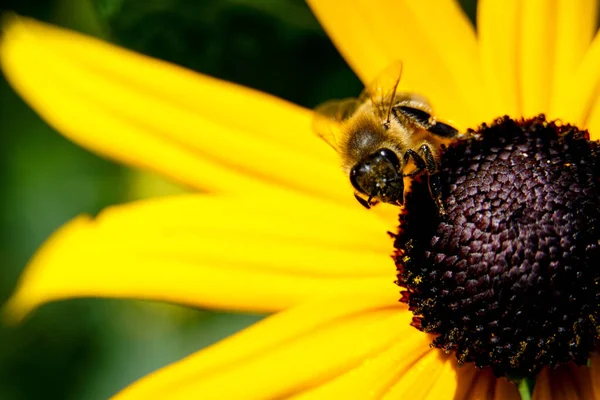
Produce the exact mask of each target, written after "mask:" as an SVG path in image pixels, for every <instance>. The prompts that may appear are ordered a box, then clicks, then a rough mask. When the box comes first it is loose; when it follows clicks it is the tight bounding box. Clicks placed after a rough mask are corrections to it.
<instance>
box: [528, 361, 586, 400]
mask: <svg viewBox="0 0 600 400" xmlns="http://www.w3.org/2000/svg"><path fill="white" fill-rule="evenodd" d="M584 368H587V367H584ZM578 379H580V378H578ZM581 382H583V381H581ZM582 389H583V390H582ZM589 389H590V388H588V389H586V388H583V387H580V386H579V384H578V381H577V380H576V379H575V378H574V376H573V375H572V373H571V370H570V367H569V366H567V365H562V366H560V367H558V368H556V369H552V370H550V369H549V368H544V369H543V370H542V372H540V374H539V375H538V377H537V379H536V383H535V388H534V391H533V397H532V399H533V400H553V399H556V400H580V399H591V398H593V397H589V396H581V394H583V393H586V392H587V393H588V394H589V393H591V392H589Z"/></svg>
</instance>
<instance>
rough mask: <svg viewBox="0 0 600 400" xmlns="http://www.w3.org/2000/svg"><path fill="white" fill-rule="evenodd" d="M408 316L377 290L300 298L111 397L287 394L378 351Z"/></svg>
mask: <svg viewBox="0 0 600 400" xmlns="http://www.w3.org/2000/svg"><path fill="white" fill-rule="evenodd" d="M411 317H412V314H411V313H410V312H409V311H407V310H406V308H403V307H401V306H399V305H398V304H397V302H395V301H393V300H391V298H390V297H389V296H381V294H377V293H376V292H373V293H372V295H369V294H367V295H366V296H364V297H362V298H357V297H356V296H338V297H334V298H330V299H326V300H324V301H313V302H309V303H304V304H302V305H301V306H298V307H295V308H292V309H289V310H286V311H283V312H280V313H278V314H276V315H274V316H272V317H270V318H267V319H265V320H263V321H261V322H260V323H258V324H256V325H254V326H252V327H250V328H248V329H246V330H244V331H242V332H240V333H238V334H236V335H234V336H232V337H230V338H228V339H226V340H225V341H223V342H220V343H218V344H216V345H214V346H212V347H209V348H208V349H206V350H203V351H201V352H199V353H197V354H194V355H192V356H190V357H188V358H187V359H184V360H182V361H180V362H178V363H175V364H173V365H171V366H169V367H166V368H163V369H162V370H159V371H157V372H156V373H154V374H151V375H149V376H147V377H146V378H144V379H143V380H141V381H140V382H138V383H136V384H134V385H133V386H131V387H129V388H128V389H126V390H125V391H123V392H122V393H121V394H120V396H117V398H124V399H136V398H140V399H146V398H149V397H162V396H166V397H168V398H170V399H178V398H182V399H189V398H202V399H213V398H214V399H230V398H240V399H241V398H244V399H250V398H280V397H285V396H288V395H292V394H295V393H298V392H300V391H302V390H305V389H309V388H311V387H314V386H319V385H320V384H322V382H324V381H327V380H329V379H332V378H334V377H336V376H338V375H340V374H343V373H344V372H345V371H347V370H348V369H352V368H354V367H355V366H357V365H360V364H361V363H362V362H364V360H368V359H370V358H371V357H372V356H373V355H376V354H381V353H382V352H384V351H385V349H387V348H389V347H390V346H391V345H392V344H393V343H398V342H399V341H401V340H402V337H403V335H406V332H408V331H410V330H414V328H412V327H410V326H409V322H410V320H411ZM423 336H424V335H423ZM426 350H427V346H426V345H425V351H426ZM410 351H419V350H418V349H413V348H410ZM407 356H408V357H410V355H409V354H407Z"/></svg>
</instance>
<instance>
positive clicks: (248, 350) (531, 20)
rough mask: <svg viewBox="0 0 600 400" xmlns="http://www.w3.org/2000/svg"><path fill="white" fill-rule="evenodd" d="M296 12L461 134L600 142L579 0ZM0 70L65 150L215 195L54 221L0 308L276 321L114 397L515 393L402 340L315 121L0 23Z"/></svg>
mask: <svg viewBox="0 0 600 400" xmlns="http://www.w3.org/2000/svg"><path fill="white" fill-rule="evenodd" d="M310 5H311V7H312V9H313V11H314V13H315V15H316V16H317V17H318V18H319V20H320V21H321V23H322V24H323V25H324V27H325V29H326V30H327V32H328V33H329V35H330V37H331V38H332V40H333V41H334V42H335V43H336V45H337V46H338V48H339V49H340V51H341V53H342V54H343V55H344V57H345V58H346V60H347V61H348V63H349V64H350V65H351V66H352V68H353V69H354V70H355V71H356V73H357V74H358V76H359V77H360V78H361V79H362V80H363V82H366V83H368V82H370V81H371V80H372V79H373V78H374V76H376V75H377V73H378V72H379V71H381V70H383V69H384V68H385V67H386V66H387V65H389V64H391V63H392V62H393V61H395V60H397V59H401V60H402V61H403V62H404V73H403V77H402V82H401V90H403V91H410V92H417V93H422V94H424V95H426V97H427V98H428V99H429V100H430V101H431V103H432V104H434V105H435V108H436V112H437V114H439V115H440V116H441V117H443V118H445V119H448V120H451V121H452V123H453V124H454V125H455V126H456V127H457V128H459V129H460V130H461V131H464V129H465V128H467V127H475V126H477V125H479V124H480V123H482V122H485V121H488V122H489V121H491V120H493V119H494V118H496V117H498V116H502V115H504V114H507V115H509V116H511V117H513V118H518V117H521V116H526V117H532V116H534V115H536V114H539V113H545V114H546V115H547V116H548V117H549V118H552V119H554V118H560V119H561V120H562V121H563V122H565V123H571V124H573V125H576V126H578V127H580V128H587V129H589V131H590V132H591V135H592V139H598V136H597V133H596V132H600V126H599V124H600V109H599V108H598V107H599V104H600V103H598V102H597V101H596V97H597V91H596V87H597V85H598V83H599V79H600V75H599V74H598V73H597V71H598V67H599V66H598V63H599V62H600V38H594V34H595V23H596V13H597V10H596V4H595V3H594V2H591V1H581V2H566V1H565V2H551V3H548V2H540V1H537V2H536V1H533V0H530V1H524V2H517V1H513V2H497V1H493V0H486V1H480V2H479V4H478V15H477V31H475V30H474V28H473V27H472V26H471V24H470V22H469V21H468V20H467V18H466V17H465V16H464V14H463V13H462V11H461V9H460V8H459V6H458V5H457V3H456V2H454V1H452V0H434V1H429V2H410V1H384V0H380V1H369V2H365V1H362V0H356V1H352V2H343V3H340V2H334V1H329V0H326V1H311V2H310ZM0 62H1V65H2V68H3V71H4V73H5V75H6V77H7V79H8V81H9V82H10V83H11V84H12V85H13V87H14V88H15V90H16V91H17V92H19V93H20V94H21V96H22V97H23V98H24V99H25V100H26V101H27V102H28V103H29V104H30V105H31V106H32V107H33V108H34V109H35V110H36V111H37V112H38V113H39V114H40V115H41V116H42V117H43V118H44V119H45V120H46V121H47V122H48V123H49V124H51V125H52V126H54V127H55V128H56V129H57V130H59V131H60V132H61V133H63V134H64V135H65V136H67V137H68V138H70V139H71V140H73V141H75V142H77V143H79V144H80V145H82V146H84V147H86V148H89V149H90V150H92V151H94V152H97V153H99V154H101V155H104V156H106V157H109V158H113V159H116V160H118V161H121V162H123V163H125V164H128V165H132V166H136V167H140V168H144V169H149V170H152V171H155V172H159V173H161V174H163V175H165V176H167V177H169V178H172V179H175V180H177V181H179V182H181V183H184V184H186V185H188V186H190V187H193V188H197V189H201V190H203V191H207V192H209V193H210V194H196V195H183V196H177V197H167V198H161V199H152V200H147V201H142V202H136V203H132V204H128V205H123V206H117V207H111V208H110V209H107V210H105V211H104V212H102V213H101V214H100V215H99V216H97V217H96V218H90V217H87V216H82V217H79V218H77V219H75V220H74V221H71V222H69V223H68V224H67V225H65V226H64V227H63V228H61V229H60V230H59V231H58V232H56V233H55V234H54V235H53V236H52V237H51V238H50V239H49V240H48V242H47V243H46V244H45V245H44V246H43V247H42V248H41V249H40V250H39V252H38V253H37V254H36V255H35V257H34V258H33V259H32V261H31V262H30V264H29V266H28V267H27V269H26V271H25V273H24V274H23V277H22V280H21V283H20V285H19V287H18V288H17V291H16V293H15V294H14V296H13V297H12V298H11V300H10V301H9V303H8V304H7V305H6V311H7V313H8V314H9V315H12V316H13V317H16V318H18V317H21V316H23V315H24V314H26V313H28V312H30V311H31V310H33V309H34V308H36V307H38V306H39V305H41V304H43V303H45V302H48V301H55V300H59V299H65V298H72V297H83V296H96V297H119V298H143V299H153V300H161V301H169V302H175V303H180V304H185V305H189V306H196V307H208V308H215V309H228V310H241V311H256V312H269V313H274V314H273V315H272V316H270V317H269V318H267V319H265V320H263V321H261V322H259V323H258V324H256V325H254V326H252V327H250V328H248V329H246V330H244V331H242V332H240V333H238V334H236V335H234V336H232V337H230V338H228V339H226V340H224V341H222V342H220V343H218V344H216V345H214V346H211V347H209V348H207V349H205V350H203V351H200V352H199V353H197V354H194V355H191V356H189V357H188V358H186V359H184V360H181V361H179V362H177V363H175V364H173V365H170V366H167V367H165V368H163V369H161V370H159V371H157V372H155V373H153V374H151V375H149V376H148V377H146V378H144V379H142V380H141V381H139V382H137V383H134V384H133V385H132V386H130V387H129V388H126V389H125V390H124V391H123V392H121V393H120V394H119V395H117V398H119V397H122V398H149V397H168V398H190V397H202V398H275V397H277V398H281V397H298V398H344V397H345V398H359V399H368V398H389V399H393V398H400V397H403V396H408V397H411V398H431V399H444V398H448V399H450V398H489V399H492V398H502V399H504V398H507V399H508V398H518V396H519V394H518V392H517V389H516V387H515V386H514V385H513V384H512V383H511V382H509V381H508V380H507V379H505V378H499V379H497V378H495V377H494V376H493V375H492V374H491V372H490V371H489V370H487V369H484V370H477V369H475V368H474V367H473V366H471V365H469V364H467V365H464V366H462V367H457V363H456V361H455V359H454V358H453V357H452V356H448V355H446V354H444V353H442V352H440V351H438V350H437V349H433V348H430V347H429V343H430V342H431V341H432V338H431V337H430V336H429V335H426V334H423V333H422V332H419V331H418V330H416V329H414V328H413V327H411V326H410V323H411V321H412V318H413V315H412V313H411V312H410V311H409V310H408V309H407V307H406V306H404V305H402V304H401V303H399V302H398V298H399V295H398V289H397V287H396V286H394V285H393V283H392V282H393V281H394V279H395V275H396V271H395V269H394V267H393V264H392V262H391V260H390V258H389V254H390V253H391V251H392V248H391V241H390V239H389V238H388V237H387V234H386V232H387V231H389V230H392V231H393V230H395V229H396V228H395V227H394V224H395V221H396V219H395V218H396V216H397V215H395V214H397V211H396V209H394V208H391V207H390V208H385V207H380V206H378V207H377V208H375V209H374V210H371V211H366V210H362V209H360V208H359V207H358V206H357V205H356V204H355V203H354V201H353V199H352V196H351V193H352V189H351V187H350V185H349V184H348V182H346V179H345V178H344V177H343V175H342V174H341V173H340V172H339V170H338V169H339V168H338V166H337V164H338V160H337V156H336V155H335V154H334V153H333V152H331V151H330V149H329V148H327V147H326V146H324V145H323V143H321V142H319V140H318V138H316V135H314V133H313V132H312V131H311V120H312V113H311V112H310V111H309V110H305V109H302V108H300V107H297V106H294V105H292V104H289V103H287V102H285V101H283V100H280V99H276V98H273V97H271V96H269V95H266V94H263V93H259V92H256V91H252V90H249V89H246V88H241V87H238V86H236V85H233V84H230V83H226V82H222V81H219V80H216V79H212V78H209V77H206V76H202V75H198V74H196V73H193V72H191V71H188V70H185V69H183V68H180V67H177V66H174V65H170V64H168V63H164V62H161V61H158V60H153V59H150V58H148V57H145V56H142V55H139V54H134V53H132V52H129V51H127V50H123V49H119V48H117V47H115V46H112V45H109V44H106V43H103V42H100V41H98V40H95V39H92V38H88V37H85V36H82V35H80V34H76V33H73V32H68V31H65V30H62V29H59V28H56V27H52V26H49V25H46V24H43V23H39V22H36V21H33V20H29V19H25V18H17V17H13V18H12V19H10V20H9V21H8V23H7V24H6V26H5V32H4V35H3V38H2V41H1V43H0ZM590 364H591V367H590V368H587V367H577V366H573V365H570V364H569V365H565V366H562V367H559V368H558V369H556V370H549V369H547V368H546V369H544V370H542V372H541V374H540V376H539V377H538V380H537V384H536V387H535V392H534V398H537V399H552V398H557V399H562V398H586V399H589V398H600V386H598V385H599V383H598V382H600V372H599V370H598V368H599V366H600V358H598V356H596V355H593V356H592V358H591V362H590Z"/></svg>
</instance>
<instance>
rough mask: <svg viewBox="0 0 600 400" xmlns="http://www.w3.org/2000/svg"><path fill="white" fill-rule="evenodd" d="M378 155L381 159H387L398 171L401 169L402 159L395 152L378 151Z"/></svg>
mask: <svg viewBox="0 0 600 400" xmlns="http://www.w3.org/2000/svg"><path fill="white" fill-rule="evenodd" d="M377 155H378V156H379V157H382V158H385V159H386V160H387V161H388V162H390V163H391V164H392V165H393V166H394V167H396V169H399V168H400V159H398V156H397V155H396V153H395V152H394V151H393V150H390V149H386V148H383V149H379V150H378V151H377Z"/></svg>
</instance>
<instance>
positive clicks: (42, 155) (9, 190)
mask: <svg viewBox="0 0 600 400" xmlns="http://www.w3.org/2000/svg"><path fill="white" fill-rule="evenodd" d="M465 3H468V5H467V6H466V8H467V9H468V10H469V14H470V15H473V10H474V0H470V1H466V2H465ZM0 11H15V12H18V13H20V14H23V15H29V16H33V17H36V18H38V19H41V20H44V21H50V22H52V23H55V24H58V25H62V26H66V27H69V28H72V29H76V30H79V31H82V32H85V33H88V34H91V35H95V36H98V37H101V38H104V39H106V40H108V41H111V42H113V43H116V44H119V45H121V46H124V47H128V48H130V49H134V50H137V51H140V52H142V53H145V54H149V55H152V56H154V57H158V58H161V59H164V60H167V61H171V62H174V63H177V64H180V65H184V66H186V67H189V68H191V69H193V70H196V71H199V72H203V73H206V74H210V75H213V76H217V77H220V78H224V79H227V80H231V81H234V82H238V83H241V84H244V85H247V86H250V87H253V88H257V89H260V90H263V91H266V92H269V93H272V94H275V95H278V96H280V97H283V98H285V99H288V100H291V101H293V102H295V103H298V104H301V105H304V106H307V107H314V106H315V105H317V104H318V103H320V102H322V101H324V100H326V99H328V98H333V97H346V96H354V95H356V94H357V93H359V92H360V90H361V84H360V82H359V81H358V79H357V78H356V77H355V76H354V74H353V73H352V71H351V70H350V69H349V68H348V67H347V66H346V64H345V63H344V61H343V59H342V58H341V57H340V55H339V54H338V53H337V51H336V50H335V48H334V47H333V45H332V44H331V42H330V40H329V39H328V38H327V36H326V35H325V34H324V32H323V30H322V29H321V27H320V26H319V24H318V22H317V21H316V20H315V18H314V17H313V16H312V14H311V13H310V10H309V9H308V7H307V6H306V5H305V4H304V2H303V1H300V0H211V1H196V0H147V1H144V0H55V1H52V0H47V1H39V0H37V1H36V0H12V1H10V0H2V1H0ZM0 102H1V103H0V104H1V106H0V134H1V135H2V141H3V145H2V146H0V163H1V164H0V165H1V168H0V201H1V202H2V208H1V209H0V235H1V240H0V257H1V259H2V260H3V262H2V266H1V268H2V269H1V270H0V303H3V302H4V301H5V300H6V299H7V298H8V296H9V295H10V293H11V292H12V290H13V289H14V287H15V284H16V282H17V279H18V276H19V274H20V272H21V271H22V269H23V267H24V265H25V264H26V262H27V260H28V259H29V258H30V257H31V255H32V254H33V252H34V251H35V249H36V248H37V247H38V246H39V245H40V244H41V243H42V242H43V241H44V239H45V238H46V237H48V235H49V234H50V233H51V232H52V231H54V230H55V229H56V228H57V227H59V226H60V225H62V224H63V223H65V222H66V221H68V220H69V219H71V218H72V217H74V216H76V215H77V214H80V213H91V214H96V213H98V212H99V211H100V210H101V209H102V208H104V207H106V206H108V205H111V204H118V203H123V202H126V201H130V200H133V199H139V198H144V197H149V196H154V195H164V194H168V193H170V192H176V191H181V189H180V188H176V187H174V186H171V185H169V184H168V183H165V182H163V181H161V180H160V179H159V178H158V177H155V176H149V175H146V174H141V173H139V172H138V171H132V170H129V169H126V168H123V167H121V166H118V165H115V164H113V163H111V162H108V161H106V160H103V159H100V158H98V157H96V156H94V155H92V154H90V153H88V152H86V151H85V150H82V149H80V148H78V147H77V146H75V145H73V144H71V143H70V142H68V141H67V140H65V139H63V138H62V137H61V136H60V135H58V134H56V133H55V132H54V131H53V130H52V129H51V128H49V127H48V126H47V125H45V123H44V122H42V121H41V120H40V119H39V118H38V117H37V116H36V115H35V114H34V113H33V112H32V111H31V110H29V109H28V107H27V106H26V105H25V104H24V103H23V102H22V101H21V100H20V99H19V98H18V97H17V96H16V95H15V94H14V93H13V92H12V90H11V89H10V88H9V87H8V85H7V84H6V81H5V80H4V79H3V78H2V77H0ZM282 134H285V132H282ZM81 267H82V268H85V263H82V266H81ZM259 318H260V316H249V315H233V314H220V313H213V312H207V311H202V310H190V309H186V308H183V307H177V306H173V305H164V304H156V303H150V302H142V301H119V300H95V299H83V300H72V301H64V302H60V303H56V304H50V305H46V306H44V307H42V308H41V309H39V310H38V311H36V312H35V313H34V314H33V315H31V316H30V317H29V318H28V319H27V320H26V321H25V322H24V323H22V324H20V325H18V326H5V325H4V324H0V399H11V400H12V399H41V398H44V399H104V398H107V397H108V396H110V395H111V394H114V393H115V392H116V391H118V390H119V389H121V388H123V387H124V386H126V385H127V384H128V383H130V382H132V381H133V380H135V379H138V378H139V377H141V376H143V375H145V374H147V373H148V372H150V371H153V370H155V369H157V368H159V367H161V366H163V365H166V364H168V363H170V362H172V361H175V360H178V359H180V358H182V357H184V356H186V355H188V354H190V353H192V352H194V351H196V350H198V349H201V348H202V347H204V346H206V345H208V344H210V343H213V342H215V341H217V340H219V339H220V338H222V337H224V336H227V335H229V334H231V333H233V332H235V331H237V330H239V329H241V328H242V327H244V326H246V325H248V324H251V323H252V322H254V321H256V320H258V319H259Z"/></svg>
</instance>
